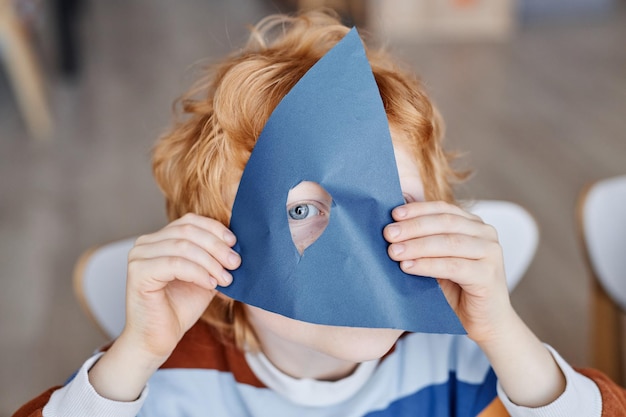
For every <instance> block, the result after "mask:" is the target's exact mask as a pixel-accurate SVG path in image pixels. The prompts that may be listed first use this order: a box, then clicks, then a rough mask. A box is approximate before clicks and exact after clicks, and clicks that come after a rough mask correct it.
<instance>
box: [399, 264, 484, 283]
mask: <svg viewBox="0 0 626 417" xmlns="http://www.w3.org/2000/svg"><path fill="white" fill-rule="evenodd" d="M400 268H401V269H402V270H403V271H404V272H406V273H407V274H411V275H420V276H425V277H436V278H438V279H444V280H448V281H451V282H454V283H456V284H458V285H460V286H462V287H464V288H467V287H469V286H472V285H475V286H477V287H485V285H484V284H485V281H487V280H488V279H489V277H493V276H496V275H494V274H493V273H492V272H493V271H490V270H489V266H488V264H486V263H485V262H480V261H476V260H471V259H462V258H420V259H414V260H407V261H402V262H400Z"/></svg>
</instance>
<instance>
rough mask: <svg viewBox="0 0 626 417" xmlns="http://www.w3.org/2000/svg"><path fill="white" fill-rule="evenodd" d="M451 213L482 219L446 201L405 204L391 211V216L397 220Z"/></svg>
mask: <svg viewBox="0 0 626 417" xmlns="http://www.w3.org/2000/svg"><path fill="white" fill-rule="evenodd" d="M437 213H449V214H456V215H459V216H464V217H466V218H468V219H472V220H480V218H479V217H478V216H476V215H474V214H472V213H469V212H467V211H465V210H463V209H462V208H460V207H459V206H457V205H454V204H451V203H447V202H445V201H419V202H412V203H407V204H403V205H401V206H398V207H396V208H394V209H393V210H392V211H391V216H392V217H393V219H394V220H396V221H401V220H405V219H409V218H412V217H417V216H425V215H429V214H437Z"/></svg>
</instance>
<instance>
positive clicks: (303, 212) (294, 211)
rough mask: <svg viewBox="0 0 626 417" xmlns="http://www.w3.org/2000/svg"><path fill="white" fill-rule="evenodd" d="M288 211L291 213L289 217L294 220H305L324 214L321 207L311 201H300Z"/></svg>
mask: <svg viewBox="0 0 626 417" xmlns="http://www.w3.org/2000/svg"><path fill="white" fill-rule="evenodd" d="M287 212H288V213H289V217H290V218H291V219H293V220H304V219H308V218H309V217H313V216H317V215H320V214H323V213H322V212H321V211H320V209H318V208H317V207H315V205H313V204H311V203H298V204H296V205H293V206H291V207H290V208H289V210H288V211H287Z"/></svg>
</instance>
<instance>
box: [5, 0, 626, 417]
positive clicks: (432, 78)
mask: <svg viewBox="0 0 626 417" xmlns="http://www.w3.org/2000/svg"><path fill="white" fill-rule="evenodd" d="M268 4H269V2H268V3H267V4H266V3H263V2H254V1H251V0H247V1H246V0H237V1H229V2H207V1H205V0H194V1H192V0H189V1H185V2H176V3H175V2H167V1H153V0H131V1H127V2H124V7H122V6H119V3H118V2H90V5H89V8H88V9H87V10H86V13H85V15H84V19H83V24H82V28H81V33H82V34H83V38H82V45H83V52H84V56H83V59H84V61H83V62H84V66H83V72H82V75H81V78H80V80H79V81H78V82H77V83H67V82H61V81H59V80H53V82H52V84H51V86H50V92H51V100H52V104H53V110H54V113H55V116H56V120H57V132H56V134H55V138H54V139H53V140H52V141H50V142H48V143H38V142H36V141H34V140H31V139H29V138H28V136H27V134H26V132H25V128H24V125H23V122H22V120H21V118H20V116H19V113H18V112H17V110H16V103H15V101H14V99H13V97H12V95H11V92H10V89H9V85H8V81H7V79H6V76H5V74H3V73H2V72H0V280H2V289H1V290H0V361H1V366H0V369H2V372H0V416H2V417H4V416H8V415H9V414H10V413H11V412H12V411H14V410H15V408H16V407H17V406H18V405H19V404H22V403H23V402H25V401H26V400H27V399H29V398H31V397H32V396H34V395H36V394H38V393H39V392H40V391H42V390H44V389H45V388H46V387H49V386H51V385H54V384H61V383H63V382H64V380H65V379H66V378H67V377H69V376H70V375H71V374H72V372H73V371H74V370H75V369H76V367H77V366H78V365H79V364H80V363H81V362H82V361H83V360H84V359H85V357H87V356H88V355H89V354H90V353H91V352H92V350H93V349H95V348H96V347H98V346H99V345H101V344H102V343H104V342H105V340H104V339H103V338H102V337H101V336H100V335H99V334H98V332H97V331H96V330H95V328H94V327H93V326H92V325H91V324H90V323H89V321H88V320H87V319H86V317H85V316H84V315H83V314H82V312H81V311H80V309H79V307H78V304H77V303H76V301H75V299H74V297H73V294H72V290H71V274H72V267H73V263H74V261H75V260H76V258H77V257H78V256H79V254H80V253H81V251H82V250H84V249H86V248H87V247H89V246H91V245H94V244H98V243H102V242H107V241H111V240H115V239H119V238H123V237H128V236H132V235H137V234H139V233H144V232H148V231H152V230H155V229H157V228H159V227H161V226H162V225H163V224H164V222H165V216H164V207H163V203H162V199H161V196H160V194H159V191H158V190H157V188H156V186H155V185H154V182H153V180H152V178H151V172H150V164H149V151H150V147H151V145H152V143H153V142H154V140H155V138H156V137H157V135H158V134H159V132H160V131H161V130H162V129H163V128H165V127H166V126H167V125H168V122H169V120H170V104H171V101H172V99H173V98H175V97H176V96H177V95H178V94H179V93H181V92H182V91H183V89H184V88H185V87H186V86H188V85H189V83H190V80H191V79H192V78H193V68H192V67H191V64H193V63H194V62H197V61H199V60H200V59H202V58H206V57H208V58H216V57H219V56H221V55H223V54H224V53H225V52H227V51H229V50H230V49H231V48H233V47H236V46H238V45H240V44H241V41H242V40H243V39H244V37H245V33H246V32H245V30H246V29H245V25H247V24H249V23H253V22H255V21H256V20H258V18H260V17H261V16H263V15H265V14H267V13H269V12H272V11H275V7H273V6H269V5H268ZM625 41H626V18H625V15H624V13H615V14H614V15H613V16H612V17H611V18H609V19H598V20H592V21H586V22H577V23H571V22H570V23H559V24H556V25H548V24H541V25H534V26H531V27H524V28H522V29H521V30H520V33H519V34H518V35H517V36H516V37H515V38H514V39H512V40H511V41H510V42H508V43H505V44H456V45H445V44H439V45H410V44H403V45H392V46H393V47H394V48H395V49H396V51H397V54H398V55H400V56H401V57H402V58H403V59H404V60H405V61H406V62H408V63H409V64H410V65H412V66H413V67H414V68H415V69H416V71H417V72H418V73H419V74H421V76H422V78H423V79H424V81H425V82H426V84H427V85H428V88H429V90H430V92H431V94H432V97H433V98H434V100H435V101H436V102H437V103H438V105H439V107H440V109H441V111H442V113H443V115H444V117H445V119H446V121H447V126H448V134H447V136H448V143H449V145H450V147H452V148H455V149H459V150H463V151H467V154H466V157H465V159H464V163H465V165H466V166H471V167H473V168H474V169H475V175H474V176H473V178H472V179H471V180H470V181H469V182H468V183H467V184H466V185H465V186H463V187H462V188H460V189H459V195H460V196H462V197H474V198H480V199H488V198H492V199H508V200H512V201H515V202H518V203H520V204H522V205H524V206H526V207H527V208H528V209H529V210H530V211H531V212H532V213H533V214H534V215H535V217H536V219H537V221H538V222H539V223H540V225H541V244H540V248H539V252H538V254H537V257H536V259H535V261H534V263H533V264H532V266H531V268H530V270H529V272H528V274H527V276H526V277H525V279H524V280H523V282H522V283H521V284H520V285H519V287H518V288H517V289H516V291H515V292H514V294H513V302H514V304H515V306H516V308H517V309H518V311H519V312H520V314H521V315H522V316H523V318H524V319H526V321H527V322H528V323H529V324H530V325H531V326H532V327H533V328H534V329H535V331H536V332H537V334H538V335H539V336H540V337H541V338H542V339H543V340H544V341H546V342H547V343H550V344H551V345H552V346H554V347H556V348H557V349H558V350H559V351H560V352H561V353H562V354H563V356H564V357H565V358H566V359H568V360H569V361H571V362H572V363H573V364H576V365H579V366H584V365H588V349H587V345H588V334H589V322H588V319H587V303H588V298H589V297H588V288H589V285H588V279H587V274H586V271H585V269H584V264H583V261H582V257H581V252H580V248H579V245H578V242H577V238H576V232H575V216H574V206H575V203H576V199H577V195H578V193H579V192H580V190H581V189H582V188H583V187H584V186H585V184H587V183H589V182H590V181H594V180H597V179H599V178H603V177H607V176H611V175H616V174H623V173H625V172H626V48H625V47H624V44H625Z"/></svg>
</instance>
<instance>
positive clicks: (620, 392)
mask: <svg viewBox="0 0 626 417" xmlns="http://www.w3.org/2000/svg"><path fill="white" fill-rule="evenodd" d="M576 370H577V371H578V372H580V373H581V374H583V375H585V376H586V377H587V378H590V379H592V380H593V382H595V383H596V385H597V386H598V388H600V394H601V395H602V417H624V416H626V389H624V388H623V387H620V386H619V385H617V384H616V383H615V382H613V381H612V380H611V379H610V378H609V377H608V376H606V375H605V374H603V373H602V372H600V371H598V370H596V369H576Z"/></svg>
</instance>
